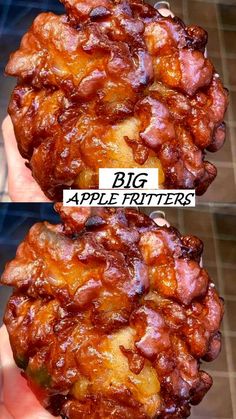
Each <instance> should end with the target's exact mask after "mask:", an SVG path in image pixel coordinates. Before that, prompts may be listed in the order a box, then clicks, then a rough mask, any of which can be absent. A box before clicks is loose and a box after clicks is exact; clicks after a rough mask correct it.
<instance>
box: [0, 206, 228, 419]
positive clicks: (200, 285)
mask: <svg viewBox="0 0 236 419" xmlns="http://www.w3.org/2000/svg"><path fill="white" fill-rule="evenodd" d="M56 208H57V210H58V211H59V212H60V213H61V217H62V220H63V224H59V225H56V226H55V225H50V224H48V223H41V224H36V225H35V226H34V227H33V228H32V229H31V230H30V232H29V235H28V236H27V238H26V239H25V241H24V242H23V243H22V244H21V245H20V246H19V248H18V250H17V255H16V258H15V259H14V260H13V261H12V262H10V263H9V264H8V265H7V267H6V269H5V272H4V274H3V276H2V283H4V284H7V285H9V286H13V287H14V288H15V291H14V293H13V295H12V297H11V298H10V300H9V302H8V306H7V309H6V314H5V324H6V326H7V329H8V332H9V335H10V341H11V345H12V349H13V353H14V358H15V360H16V363H17V365H18V366H19V367H20V368H22V369H23V370H24V375H25V377H26V378H27V380H28V382H29V385H30V386H31V387H32V389H33V390H34V391H35V393H36V394H37V396H38V398H39V399H40V401H41V402H42V404H43V405H44V407H45V408H47V409H49V410H50V411H51V412H52V413H53V414H55V415H59V414H60V415H62V416H63V417H66V418H69V419H89V418H94V419H105V418H107V419H108V418H116V419H150V418H175V419H177V418H185V417H187V416H188V415H189V414H190V404H198V403H199V402H200V401H201V399H202V398H203V396H204V395H205V393H206V392H207V391H208V389H209V388H210V387H211V384H212V380H211V377H210V376H209V375H208V374H207V373H205V372H204V371H202V370H200V363H201V360H202V359H203V360H207V361H210V360H213V359H215V358H216V357H217V355H218V353H219V351H220V346H221V336H220V332H219V326H220V322H221V319H222V315H223V303H222V300H221V299H220V298H219V296H218V293H217V291H216V289H215V286H214V284H213V283H212V282H211V280H210V278H209V276H208V274H207V272H206V271H205V270H204V269H203V268H201V267H200V265H199V261H200V258H201V254H202V249H203V245H202V242H201V241H200V240H199V239H198V238H196V237H191V236H181V235H180V234H179V232H178V231H177V230H176V229H174V228H172V227H170V228H167V227H158V226H157V225H156V224H155V223H154V222H153V221H152V220H151V219H150V218H149V217H147V216H145V215H143V214H140V213H139V212H137V211H136V210H130V209H117V210H115V209H95V210H94V209H68V208H67V209H66V208H64V209H63V207H62V206H61V205H58V204H57V206H56Z"/></svg>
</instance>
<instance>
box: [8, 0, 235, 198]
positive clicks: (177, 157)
mask: <svg viewBox="0 0 236 419" xmlns="http://www.w3.org/2000/svg"><path fill="white" fill-rule="evenodd" d="M62 3H64V4H65V7H66V12H67V14H66V15H63V16H57V15H55V14H53V13H43V14H40V15H39V16H38V17H37V18H36V19H35V21H34V23H33V26H32V27H31V29H30V30H29V32H28V33H27V34H26V35H25V36H24V37H23V39H22V41H21V45H20V48H19V50H18V51H16V52H15V53H14V54H12V55H11V57H10V61H9V63H8V65H7V67H6V73H7V74H9V75H12V76H16V77H18V84H17V86H16V88H15V90H14V92H13V94H12V98H11V102H10V106H9V113H10V115H11V118H12V121H13V124H14V128H15V133H16V138H17V141H18V146H19V150H20V152H21V154H22V156H23V157H24V158H26V159H27V160H28V162H29V163H28V165H29V167H30V168H31V170H32V173H33V176H34V178H35V179H36V180H37V181H38V183H39V184H40V186H41V188H42V190H43V191H44V193H45V194H46V195H47V196H48V197H49V198H51V199H55V200H60V199H61V194H62V190H63V188H69V187H71V188H82V189H83V188H96V187H97V186H98V169H99V168H100V167H128V168H129V167H158V168H160V179H159V183H160V185H163V186H164V187H166V188H186V189H188V188H195V189H196V191H197V193H198V194H199V195H200V194H202V193H204V192H205V191H206V189H207V188H208V186H209V184H210V183H211V182H212V181H213V179H214V178H215V176H216V168H215V167H214V166H213V165H212V164H210V163H209V162H207V161H205V150H206V149H207V150H210V151H217V150H218V149H219V148H220V147H221V146H222V145H223V143H224V140H225V125H224V123H223V119H224V113H225V110H226V107H227V101H228V95H227V92H226V90H225V89H224V88H223V86H222V83H221V81H220V78H219V75H218V74H217V73H216V72H215V70H214V68H213V65H212V64H211V62H210V61H209V60H208V59H207V58H206V57H205V56H204V50H205V47H206V43H207V33H206V32H205V31H204V30H203V29H202V28H200V27H197V26H185V25H184V23H183V22H182V21H181V20H179V19H178V18H174V19H173V18H171V17H162V16H161V15H160V14H159V12H158V11H157V10H155V9H154V8H153V7H152V6H150V5H147V4H145V3H143V1H141V0H130V1H128V0H114V1H110V0H89V1H79V0H62Z"/></svg>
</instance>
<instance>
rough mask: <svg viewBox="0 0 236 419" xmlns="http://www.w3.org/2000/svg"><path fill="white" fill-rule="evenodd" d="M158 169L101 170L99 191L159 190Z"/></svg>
mask: <svg viewBox="0 0 236 419" xmlns="http://www.w3.org/2000/svg"><path fill="white" fill-rule="evenodd" d="M158 187H159V185H158V169H146V168H145V169H123V168H122V169H99V189H158Z"/></svg>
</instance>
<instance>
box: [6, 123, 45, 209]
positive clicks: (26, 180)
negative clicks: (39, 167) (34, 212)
mask: <svg viewBox="0 0 236 419" xmlns="http://www.w3.org/2000/svg"><path fill="white" fill-rule="evenodd" d="M2 132H3V139H4V145H5V151H6V158H7V166H8V193H9V196H10V198H11V200H12V201H13V202H50V201H49V200H48V199H47V198H46V196H45V195H44V193H43V192H42V191H41V189H40V187H39V185H38V184H37V182H36V181H35V180H34V178H33V177H32V175H31V171H30V170H29V169H28V168H27V167H26V166H25V160H24V159H23V158H22V157H21V155H20V152H19V150H18V147H17V142H16V137H15V134H14V129H13V125H12V122H11V119H10V117H9V116H7V117H6V118H5V119H4V121H3V123H2Z"/></svg>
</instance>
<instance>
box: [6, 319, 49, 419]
mask: <svg viewBox="0 0 236 419" xmlns="http://www.w3.org/2000/svg"><path fill="white" fill-rule="evenodd" d="M0 361H1V364H0V383H1V381H2V383H3V386H2V402H3V404H2V405H0V417H1V418H2V419H13V418H14V419H55V417H54V416H52V415H51V414H50V413H48V412H47V411H46V410H45V409H44V408H43V407H42V406H41V405H40V403H39V401H38V400H37V399H36V397H35V395H34V394H33V392H32V391H31V390H30V389H29V387H28V386H27V382H26V380H25V379H24V378H23V377H22V376H21V374H20V370H19V369H18V368H17V366H16V365H15V361H14V359H13V356H12V350H11V346H10V343H9V337H8V333H7V330H6V327H5V326H3V327H1V329H0ZM1 377H2V379H1ZM0 390H1V387H0ZM0 400H1V399H0Z"/></svg>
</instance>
